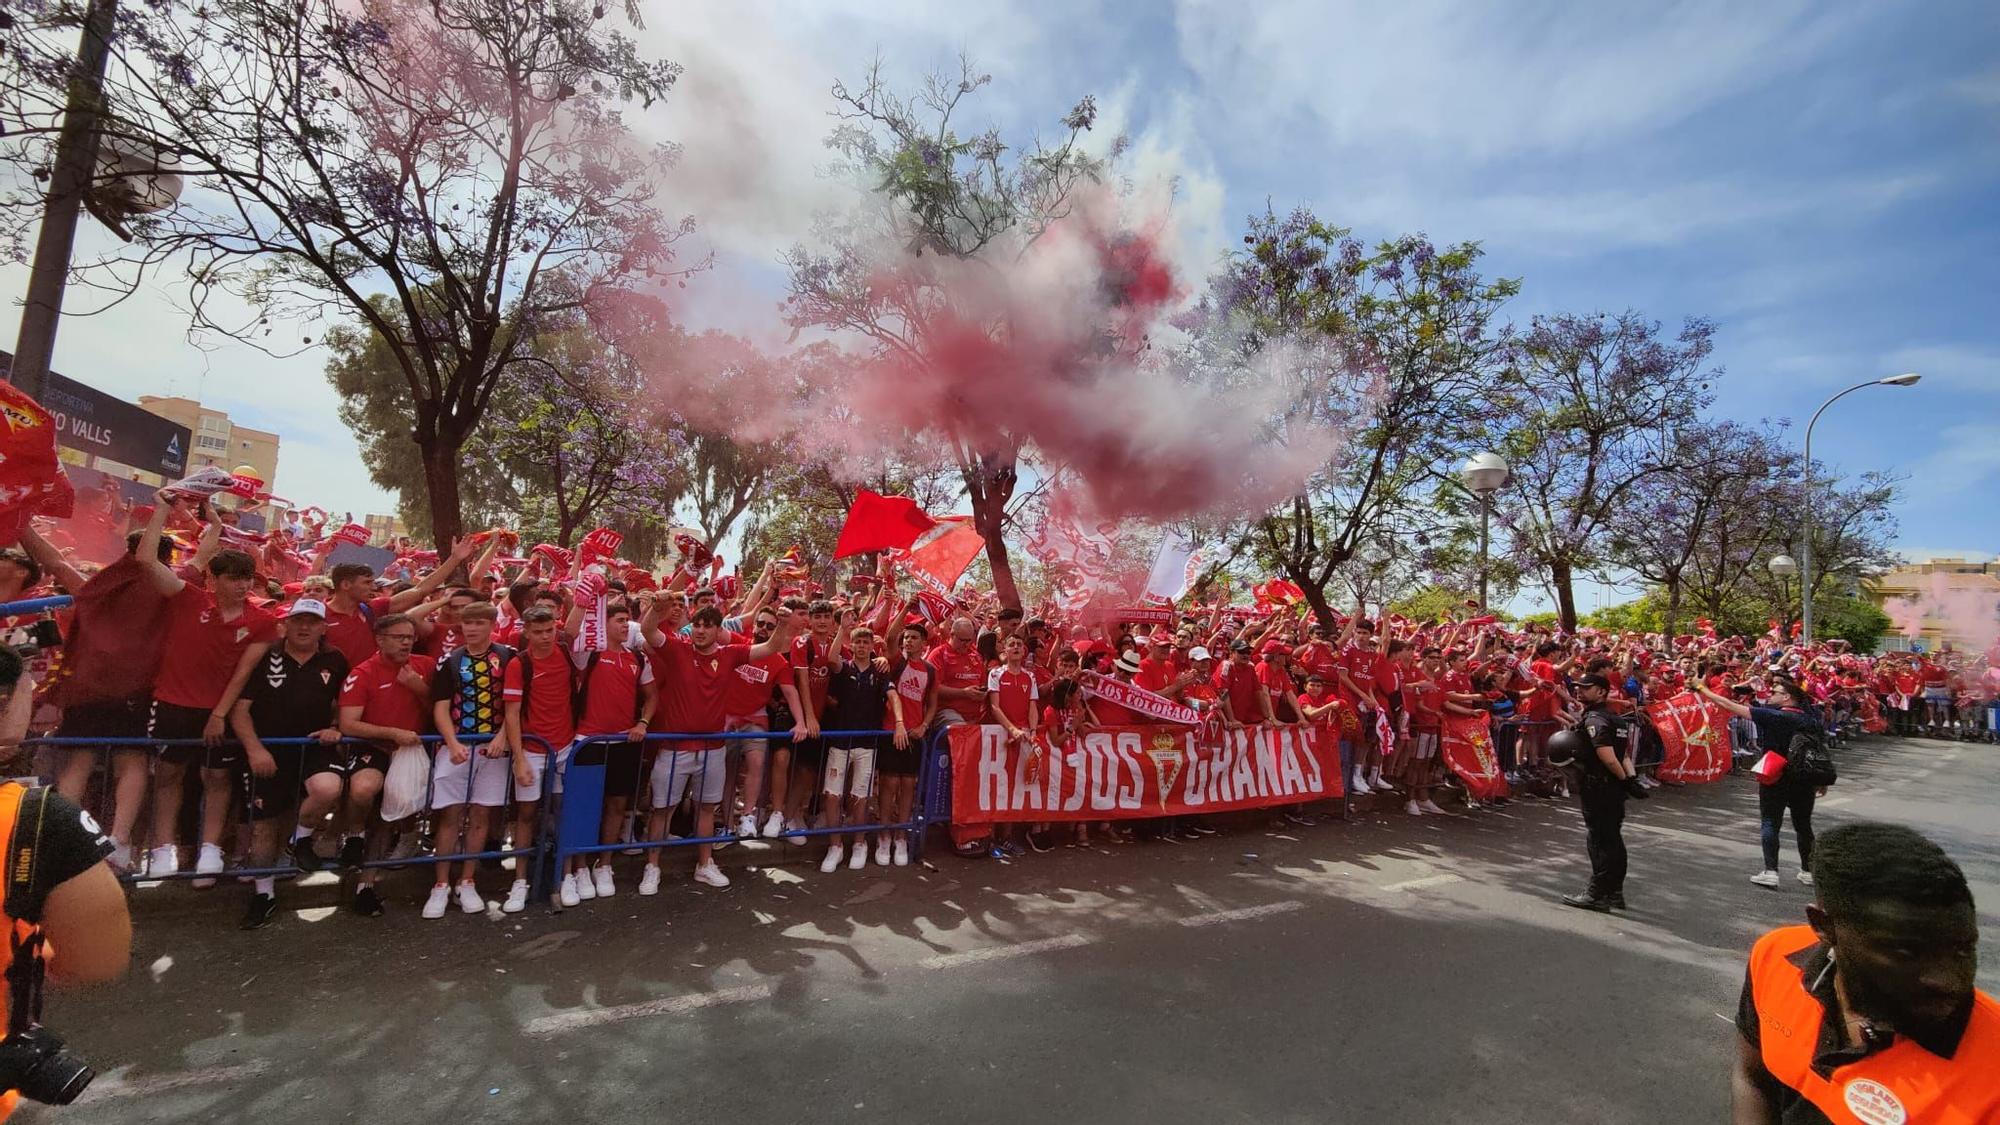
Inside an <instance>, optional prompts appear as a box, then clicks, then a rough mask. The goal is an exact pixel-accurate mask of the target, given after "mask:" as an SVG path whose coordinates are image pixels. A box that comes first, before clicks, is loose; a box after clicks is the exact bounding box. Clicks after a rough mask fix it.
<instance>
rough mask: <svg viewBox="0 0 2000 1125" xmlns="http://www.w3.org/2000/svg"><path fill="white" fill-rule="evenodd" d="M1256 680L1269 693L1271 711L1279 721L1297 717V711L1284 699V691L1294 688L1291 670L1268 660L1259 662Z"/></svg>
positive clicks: (1284, 721)
mask: <svg viewBox="0 0 2000 1125" xmlns="http://www.w3.org/2000/svg"><path fill="white" fill-rule="evenodd" d="M1257 682H1258V683H1260V684H1263V685H1264V690H1266V691H1268V692H1270V693H1271V713H1272V714H1274V715H1276V716H1277V717H1278V721H1279V722H1281V723H1289V722H1291V721H1292V720H1294V719H1296V718H1298V717H1299V716H1298V712H1296V711H1294V710H1292V705H1291V704H1290V703H1288V702H1286V701H1285V693H1286V692H1289V691H1293V690H1294V689H1293V685H1292V674H1291V672H1289V671H1287V670H1286V669H1283V668H1279V667H1277V666H1275V665H1273V664H1271V663H1269V662H1268V661H1265V662H1260V663H1259V664H1258V665H1257ZM1239 714H1240V712H1239Z"/></svg>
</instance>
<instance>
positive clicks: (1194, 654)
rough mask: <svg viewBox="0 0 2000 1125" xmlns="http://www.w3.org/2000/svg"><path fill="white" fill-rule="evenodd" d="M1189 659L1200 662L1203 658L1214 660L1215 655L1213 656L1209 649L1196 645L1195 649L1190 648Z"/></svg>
mask: <svg viewBox="0 0 2000 1125" xmlns="http://www.w3.org/2000/svg"><path fill="white" fill-rule="evenodd" d="M1188 659H1189V660H1192V661H1195V662H1196V663H1200V662H1201V661H1203V660H1213V659H1215V657H1213V656H1211V655H1210V654H1209V651H1208V650H1207V649H1205V648H1203V647H1201V646H1200V645H1196V646H1194V648H1193V649H1191V650H1189V652H1188Z"/></svg>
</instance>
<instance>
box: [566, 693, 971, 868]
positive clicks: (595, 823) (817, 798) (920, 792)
mask: <svg viewBox="0 0 2000 1125" xmlns="http://www.w3.org/2000/svg"><path fill="white" fill-rule="evenodd" d="M891 737H893V736H892V735H891V734H890V732H887V731H881V730H864V731H847V730H833V731H821V732H820V739H819V740H820V741H821V742H822V743H825V742H827V741H828V740H832V741H835V742H842V741H846V742H853V743H861V742H866V743H867V744H868V746H869V747H870V748H871V749H873V750H874V751H875V752H876V758H875V761H874V763H873V766H872V769H873V784H872V785H871V786H870V796H869V798H868V799H869V800H871V801H874V802H876V804H875V808H876V810H877V812H878V816H877V817H876V818H874V819H871V820H869V821H868V822H867V823H859V824H840V825H833V826H828V827H811V826H810V825H811V824H812V823H813V822H814V821H816V820H818V819H819V816H818V814H819V813H820V812H821V811H822V808H821V802H824V801H826V800H829V799H832V800H840V801H845V800H847V799H848V798H847V795H846V794H845V793H842V794H840V795H838V796H836V795H834V794H831V793H828V792H827V791H826V788H825V783H826V769H827V765H826V760H825V758H824V757H823V758H822V760H821V763H820V768H819V770H818V772H817V773H816V774H815V775H814V778H815V785H814V788H813V792H812V793H810V794H808V800H807V805H806V808H805V810H804V811H805V819H806V822H807V824H808V827H805V828H798V829H793V828H791V827H789V825H788V826H787V827H786V829H785V831H784V832H782V833H780V834H779V835H778V836H776V837H770V838H773V839H784V840H788V841H791V842H794V843H799V842H803V841H805V840H807V839H810V838H812V837H815V836H842V835H848V834H853V835H861V834H864V833H883V832H901V833H904V834H905V835H906V837H907V839H908V840H909V851H910V861H911V862H912V863H913V864H914V863H918V862H921V861H922V859H923V845H924V836H925V830H926V829H927V828H928V826H929V825H931V824H933V823H936V822H937V819H938V818H937V817H935V816H934V815H933V813H934V809H935V808H936V805H935V803H934V801H935V795H934V791H935V790H936V789H937V788H938V787H939V786H938V782H937V779H938V777H939V776H940V770H941V765H940V760H941V759H948V758H949V753H948V752H941V751H940V747H943V746H946V745H947V743H946V732H945V728H939V729H938V730H936V731H933V732H931V733H930V734H928V735H917V736H914V737H915V738H916V739H917V740H918V741H917V747H916V751H917V775H916V791H915V792H914V794H913V795H912V797H911V801H910V819H908V820H902V821H887V820H884V819H882V818H881V816H880V815H879V813H880V810H881V808H882V806H881V804H880V801H881V794H882V768H881V757H880V755H881V750H882V748H883V747H885V746H888V745H889V744H890V739H891ZM630 741H631V740H630V739H627V738H624V737H622V736H620V735H616V734H610V735H594V736H591V737H588V738H583V739H579V740H578V741H577V742H576V743H575V744H574V746H573V749H572V751H571V752H570V753H569V754H568V755H567V756H565V757H563V758H560V759H558V761H557V763H556V765H555V770H556V773H557V775H558V776H559V777H560V779H561V782H560V788H561V793H560V794H559V795H558V796H557V803H558V805H559V811H558V813H557V815H556V822H555V836H554V840H553V842H552V844H551V852H550V859H551V860H552V863H553V869H554V871H556V872H558V873H559V872H561V871H563V870H564V869H565V868H566V866H567V864H568V861H569V860H570V859H571V858H573V857H576V856H589V855H598V854H602V853H606V852H622V851H627V850H631V849H635V848H644V849H651V848H671V847H689V846H694V845H700V844H707V845H710V846H711V847H713V846H716V845H728V844H734V843H738V842H741V841H742V840H744V839H747V837H741V836H738V835H736V833H735V832H734V831H733V830H732V828H731V825H730V818H732V817H733V816H734V815H735V814H734V812H733V811H732V810H729V809H723V810H720V811H719V812H718V813H717V815H718V817H720V818H721V819H720V823H718V825H717V828H716V830H715V831H714V832H713V834H711V835H707V836H675V835H672V834H671V831H670V832H669V835H667V836H666V837H663V838H660V839H636V838H635V839H632V840H620V841H615V842H612V843H608V844H607V843H603V842H601V840H600V839H599V837H600V834H601V828H602V810H603V807H604V794H605V777H606V774H607V773H608V771H609V769H610V766H609V764H608V763H606V762H601V761H600V762H589V763H585V762H579V761H578V760H577V758H578V757H579V756H581V752H582V750H583V749H584V747H586V746H606V747H610V746H620V745H624V744H626V743H628V742H630ZM643 741H644V742H645V743H648V744H653V745H658V746H660V747H661V748H660V749H659V750H658V751H657V754H658V755H659V756H662V757H665V756H667V755H671V757H665V760H666V762H667V775H666V777H665V778H664V779H663V780H664V781H665V782H666V784H667V785H668V787H669V789H671V788H672V787H673V785H674V781H675V779H676V778H677V777H678V776H681V775H679V774H678V773H677V770H678V768H679V762H680V758H679V755H680V754H681V753H699V752H697V751H679V750H675V749H673V748H671V747H668V746H665V745H664V744H667V743H684V742H699V743H705V744H706V743H729V742H758V741H761V742H765V743H768V744H769V745H770V748H771V749H772V750H775V749H776V748H777V746H779V745H781V744H788V743H790V742H791V741H792V734H791V731H789V730H784V729H779V730H771V731H760V730H738V731H718V732H713V733H707V734H690V733H665V734H649V735H647V736H646V737H645V739H644V740H643ZM715 749H717V747H715V746H712V745H711V746H705V747H704V750H715ZM725 749H726V747H725ZM828 749H830V747H828ZM654 757H655V755H653V754H642V755H641V757H640V769H641V771H642V773H641V776H640V785H639V789H640V792H638V793H635V794H634V795H633V798H632V801H633V811H634V812H635V813H640V814H641V815H645V814H650V813H651V812H652V811H655V810H654V807H653V805H652V803H651V802H650V801H644V802H642V801H641V800H640V799H639V798H640V796H641V795H643V794H644V793H645V791H646V788H647V786H648V785H649V784H650V783H651V779H652V776H653V764H652V763H653V759H654ZM697 765H698V769H699V772H698V773H697V774H696V775H695V776H694V777H692V778H689V779H688V781H687V784H686V794H685V796H684V800H690V799H691V800H692V801H693V803H695V804H696V805H700V804H706V803H707V802H703V801H701V800H700V795H701V793H702V788H703V786H704V785H705V784H706V783H707V780H708V772H707V771H708V765H709V758H708V756H707V754H706V753H702V754H701V757H700V758H699V761H698V763H697ZM770 766H771V763H770V762H769V761H768V760H767V762H766V768H767V769H768V768H770ZM722 768H723V769H725V770H727V769H729V768H730V767H729V765H728V764H727V763H726V761H725V764H724V765H723V766H722ZM849 768H850V769H851V768H852V766H851V763H850V767H849ZM764 793H765V796H766V800H767V802H768V800H769V795H770V793H771V787H770V786H769V784H768V783H767V784H766V786H765V787H764ZM726 795H727V794H726V793H725V796H726ZM944 801H945V806H946V808H947V809H948V808H949V802H950V793H949V789H948V788H947V789H946V793H945V797H944ZM681 803H682V802H675V804H674V805H671V806H667V808H668V812H669V816H671V815H672V812H673V810H675V809H677V808H678V807H679V805H680V804H681ZM770 811H774V810H771V809H767V810H766V813H767V815H768V813H769V812H770ZM775 811H778V812H779V813H780V815H782V810H775ZM944 819H946V820H948V819H949V813H948V812H947V813H946V815H945V817H944ZM669 829H670V830H671V821H670V822H669ZM639 835H640V833H636V832H635V833H634V836H635V837H636V836H639ZM757 838H758V839H764V838H766V837H762V836H759V837H757ZM856 846H861V845H860V844H859V843H857V845H856Z"/></svg>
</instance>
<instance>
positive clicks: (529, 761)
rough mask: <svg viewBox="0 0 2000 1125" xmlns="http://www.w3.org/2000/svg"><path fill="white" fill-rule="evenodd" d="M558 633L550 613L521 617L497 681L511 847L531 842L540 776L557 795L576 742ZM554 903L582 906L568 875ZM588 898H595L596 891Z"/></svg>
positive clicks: (572, 688) (569, 680)
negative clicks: (509, 787)
mask: <svg viewBox="0 0 2000 1125" xmlns="http://www.w3.org/2000/svg"><path fill="white" fill-rule="evenodd" d="M557 632H558V627H557V624H556V614H555V611H554V610H552V609H549V608H547V607H546V606H536V607H534V608H533V609H530V610H529V611H528V612H527V613H525V614H523V615H522V616H521V649H520V651H519V652H518V653H516V654H515V656H514V659H512V660H509V661H508V662H507V670H506V673H505V677H504V679H503V680H502V681H501V683H502V687H501V691H500V700H501V703H502V707H503V714H504V716H505V723H506V729H507V746H508V750H509V752H510V753H512V755H513V758H514V839H515V840H516V841H527V840H532V839H534V834H535V821H536V816H535V814H536V812H537V811H539V809H540V808H541V800H542V788H543V783H544V775H545V774H546V773H547V772H548V771H550V770H553V771H554V772H555V776H554V777H553V778H549V779H547V784H548V785H549V787H550V788H551V789H552V790H553V791H554V792H557V793H560V792H562V773H563V768H564V767H565V766H567V765H568V764H569V757H570V747H571V744H572V743H574V742H575V741H576V710H575V696H576V668H575V666H573V665H572V664H571V663H570V660H569V654H568V653H566V652H564V651H563V650H562V648H561V647H560V646H558V645H557V644H556V634H557ZM552 758H553V759H554V760H553V761H551V760H550V759H552ZM517 881H518V880H517ZM556 897H557V901H559V902H561V903H562V905H564V906H566V907H569V906H575V905H577V904H578V903H579V902H581V901H583V892H582V891H581V890H580V889H579V888H578V886H577V881H576V876H575V875H574V874H573V873H570V872H564V873H563V879H562V885H561V886H560V887H559V888H558V889H557V891H556ZM590 897H591V898H596V897H597V892H596V889H595V887H593V888H592V889H591V892H590Z"/></svg>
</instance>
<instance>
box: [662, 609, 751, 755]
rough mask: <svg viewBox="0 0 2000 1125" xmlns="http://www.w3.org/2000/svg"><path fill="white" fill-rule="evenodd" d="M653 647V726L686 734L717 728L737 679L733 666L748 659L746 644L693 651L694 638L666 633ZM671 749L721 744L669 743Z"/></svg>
mask: <svg viewBox="0 0 2000 1125" xmlns="http://www.w3.org/2000/svg"><path fill="white" fill-rule="evenodd" d="M666 640H667V643H665V644H663V645H661V646H660V647H658V648H656V649H654V650H653V679H654V680H655V681H657V682H658V683H659V685H660V703H659V706H658V707H656V708H654V717H653V729H654V730H656V731H684V732H687V733H689V734H698V733H707V732H710V731H719V730H721V729H722V728H723V725H724V724H725V723H727V722H728V720H729V708H728V700H727V698H726V697H727V695H728V692H729V687H730V685H731V684H732V683H734V682H740V678H739V677H738V676H737V675H736V669H737V668H738V667H740V666H741V665H743V664H747V663H749V661H750V646H749V645H720V646H718V647H716V648H713V649H710V650H709V651H707V652H696V651H695V647H694V642H693V641H690V640H688V639H687V638H685V637H676V636H672V635H669V636H668V637H667V639H666ZM669 745H671V746H672V747H673V748H674V749H676V750H713V749H715V748H716V747H717V746H720V745H721V743H720V742H696V741H688V742H674V743H670V744H669Z"/></svg>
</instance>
